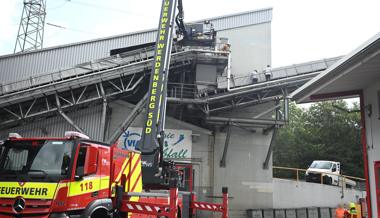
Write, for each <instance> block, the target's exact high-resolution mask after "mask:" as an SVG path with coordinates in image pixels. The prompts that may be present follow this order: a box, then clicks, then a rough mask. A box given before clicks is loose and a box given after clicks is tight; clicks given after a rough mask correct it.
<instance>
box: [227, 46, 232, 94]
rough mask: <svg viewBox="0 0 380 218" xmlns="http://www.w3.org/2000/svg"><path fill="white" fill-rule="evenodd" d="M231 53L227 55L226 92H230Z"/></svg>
mask: <svg viewBox="0 0 380 218" xmlns="http://www.w3.org/2000/svg"><path fill="white" fill-rule="evenodd" d="M230 80H231V52H230V53H228V62H227V91H230V90H231V84H230Z"/></svg>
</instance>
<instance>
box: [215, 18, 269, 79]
mask: <svg viewBox="0 0 380 218" xmlns="http://www.w3.org/2000/svg"><path fill="white" fill-rule="evenodd" d="M217 36H218V37H227V38H228V40H229V42H230V44H231V72H232V74H233V75H235V76H241V75H247V74H248V73H249V72H252V71H253V70H257V71H259V72H260V71H262V70H264V68H265V67H266V66H267V65H268V64H269V65H270V64H271V24H270V23H263V24H258V25H251V26H246V27H240V28H235V29H228V30H223V31H219V32H218V33H217Z"/></svg>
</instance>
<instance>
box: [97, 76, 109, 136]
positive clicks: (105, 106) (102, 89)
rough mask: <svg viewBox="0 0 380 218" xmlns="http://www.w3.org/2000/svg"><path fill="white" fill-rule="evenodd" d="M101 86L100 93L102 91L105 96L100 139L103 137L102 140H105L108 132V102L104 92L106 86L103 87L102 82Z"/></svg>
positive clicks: (103, 96)
mask: <svg viewBox="0 0 380 218" xmlns="http://www.w3.org/2000/svg"><path fill="white" fill-rule="evenodd" d="M99 87H100V93H101V95H102V98H103V108H102V117H101V120H100V134H101V135H100V139H101V141H104V140H105V134H106V117H107V107H108V102H107V98H106V94H105V92H104V88H103V85H102V83H99Z"/></svg>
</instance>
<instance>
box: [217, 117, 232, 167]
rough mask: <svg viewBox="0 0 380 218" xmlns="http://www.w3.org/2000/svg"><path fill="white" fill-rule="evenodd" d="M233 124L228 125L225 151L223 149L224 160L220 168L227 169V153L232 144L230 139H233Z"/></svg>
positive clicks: (221, 161)
mask: <svg viewBox="0 0 380 218" xmlns="http://www.w3.org/2000/svg"><path fill="white" fill-rule="evenodd" d="M231 126H232V125H231V123H230V122H229V123H228V124H227V134H226V142H225V144H224V149H223V156H222V159H221V160H220V167H223V168H225V167H226V158H227V152H228V146H229V144H230V138H231Z"/></svg>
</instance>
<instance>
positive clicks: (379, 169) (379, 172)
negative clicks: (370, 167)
mask: <svg viewBox="0 0 380 218" xmlns="http://www.w3.org/2000/svg"><path fill="white" fill-rule="evenodd" d="M375 179H376V180H375V181H376V201H377V217H379V218H380V161H376V162H375Z"/></svg>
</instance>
